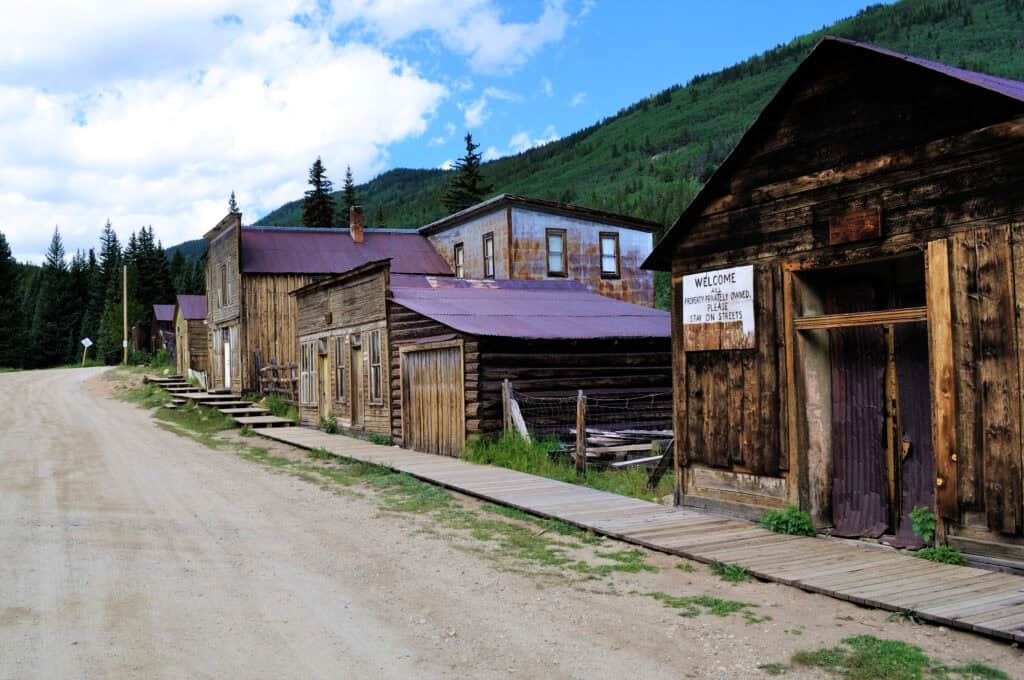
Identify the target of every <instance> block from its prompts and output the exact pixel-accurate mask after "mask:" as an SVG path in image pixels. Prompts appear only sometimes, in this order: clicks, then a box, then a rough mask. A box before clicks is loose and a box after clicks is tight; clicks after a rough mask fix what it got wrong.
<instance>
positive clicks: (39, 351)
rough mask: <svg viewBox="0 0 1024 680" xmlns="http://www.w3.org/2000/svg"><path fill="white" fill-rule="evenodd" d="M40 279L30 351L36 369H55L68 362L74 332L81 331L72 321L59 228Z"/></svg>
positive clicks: (47, 254) (54, 231) (54, 235)
mask: <svg viewBox="0 0 1024 680" xmlns="http://www.w3.org/2000/svg"><path fill="white" fill-rule="evenodd" d="M39 277H40V281H39V294H38V297H37V298H36V305H35V313H34V315H33V317H32V331H31V340H30V346H31V352H32V354H33V355H34V357H33V358H34V362H35V364H36V365H37V366H43V367H45V366H56V365H58V364H62V363H64V362H66V361H68V358H69V354H70V351H69V350H70V348H71V343H72V342H73V341H74V340H73V336H74V334H75V333H74V331H77V330H78V329H77V327H76V328H74V329H72V327H71V324H70V320H69V315H70V313H71V311H72V310H71V305H72V304H73V302H72V301H71V300H70V295H69V292H70V291H69V290H68V289H69V276H68V265H67V262H65V260H64V243H63V241H62V240H61V238H60V231H59V230H58V229H54V230H53V238H52V239H51V240H50V247H49V249H48V250H47V251H46V260H45V262H44V263H43V267H42V269H41V270H40V272H39ZM76 326H77V324H76Z"/></svg>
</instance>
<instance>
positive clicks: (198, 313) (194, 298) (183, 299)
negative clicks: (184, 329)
mask: <svg viewBox="0 0 1024 680" xmlns="http://www.w3.org/2000/svg"><path fill="white" fill-rule="evenodd" d="M178 307H179V308H181V315H182V316H183V317H184V318H185V319H205V318H206V296H205V295H179V296H178Z"/></svg>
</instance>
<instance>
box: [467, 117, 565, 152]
mask: <svg viewBox="0 0 1024 680" xmlns="http://www.w3.org/2000/svg"><path fill="white" fill-rule="evenodd" d="M559 139H561V137H560V136H559V134H558V133H557V132H555V126H554V125H548V126H547V127H546V128H544V132H542V133H541V134H540V135H538V136H537V137H534V136H533V135H532V134H530V132H529V131H528V130H521V131H519V132H517V133H516V134H514V135H512V137H511V138H510V139H509V140H508V146H507V147H506V148H505V149H504V150H502V149H499V148H498V147H496V146H489V147H487V149H486V150H485V151H484V154H483V159H484V160H485V161H493V160H496V159H498V158H504V157H505V156H512V155H515V154H517V153H522V152H524V151H529V150H530V149H535V148H537V147H538V146H544V145H545V144H548V143H549V142H554V141H557V140H559Z"/></svg>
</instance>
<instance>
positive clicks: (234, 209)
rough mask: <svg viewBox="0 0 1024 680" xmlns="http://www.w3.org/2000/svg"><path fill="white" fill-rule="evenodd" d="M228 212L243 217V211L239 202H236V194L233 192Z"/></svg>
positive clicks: (229, 200)
mask: <svg viewBox="0 0 1024 680" xmlns="http://www.w3.org/2000/svg"><path fill="white" fill-rule="evenodd" d="M228 212H229V213H231V214H232V215H241V214H242V209H241V208H239V207H238V201H236V200H235V192H234V191H232V192H231V198H229V199H228Z"/></svg>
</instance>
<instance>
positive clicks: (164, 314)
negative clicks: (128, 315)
mask: <svg viewBox="0 0 1024 680" xmlns="http://www.w3.org/2000/svg"><path fill="white" fill-rule="evenodd" d="M153 318H154V319H156V320H157V321H174V305H153Z"/></svg>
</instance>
